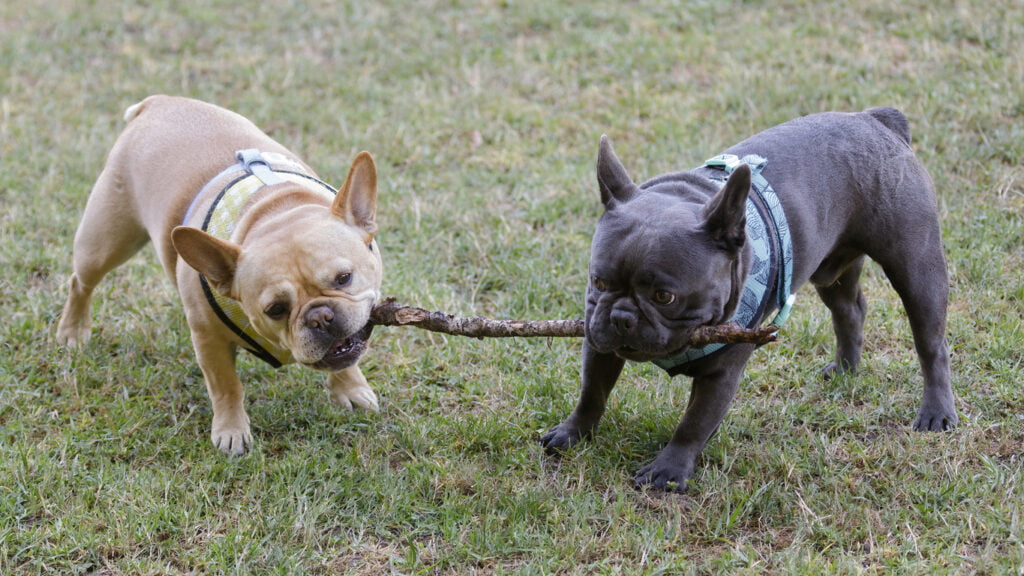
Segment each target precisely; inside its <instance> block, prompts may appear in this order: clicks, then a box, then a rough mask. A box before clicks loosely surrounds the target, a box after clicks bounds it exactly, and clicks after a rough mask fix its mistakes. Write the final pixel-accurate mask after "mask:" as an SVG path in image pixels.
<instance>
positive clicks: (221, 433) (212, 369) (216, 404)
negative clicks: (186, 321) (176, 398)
mask: <svg viewBox="0 0 1024 576" xmlns="http://www.w3.org/2000/svg"><path fill="white" fill-rule="evenodd" d="M200 334H201V332H198V331H196V330H193V332H192V343H193V346H194V347H195V350H196V359H197V360H198V361H199V368H200V369H202V371H203V376H204V377H205V379H206V391H207V393H208V394H209V396H210V403H211V404H212V406H213V425H212V427H211V429H210V440H211V441H212V442H213V445H214V446H216V447H217V448H219V449H220V451H221V452H223V453H225V454H231V455H235V456H240V455H242V454H245V453H246V452H247V451H248V450H249V447H251V446H252V431H251V430H250V428H249V415H248V414H246V412H245V392H244V391H243V389H242V381H241V380H239V379H238V373H237V371H236V367H235V350H234V347H233V346H232V345H231V344H228V343H226V342H224V341H223V340H217V339H210V340H209V341H204V340H203V337H202V336H201V335H200Z"/></svg>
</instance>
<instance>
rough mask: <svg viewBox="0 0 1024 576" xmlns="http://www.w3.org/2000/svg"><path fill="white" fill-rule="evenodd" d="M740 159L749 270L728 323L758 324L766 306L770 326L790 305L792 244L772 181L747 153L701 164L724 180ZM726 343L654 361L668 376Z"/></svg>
mask: <svg viewBox="0 0 1024 576" xmlns="http://www.w3.org/2000/svg"><path fill="white" fill-rule="evenodd" d="M740 163H745V164H747V165H749V166H750V167H751V170H752V180H751V194H750V196H749V197H748V199H747V204H746V215H747V242H748V243H749V245H750V247H751V266H750V272H749V274H748V275H747V279H746V281H745V283H744V285H743V292H742V295H741V296H740V302H739V305H738V306H737V309H736V312H735V314H733V317H732V318H730V319H729V321H730V322H735V323H736V324H738V325H740V326H742V327H744V328H754V327H757V326H758V325H760V324H761V322H762V320H763V319H764V317H765V315H766V314H767V313H768V311H769V310H771V309H773V308H777V309H778V310H779V313H778V315H776V317H775V318H774V319H773V320H772V323H773V324H777V325H782V324H783V323H784V322H785V321H786V320H787V319H788V317H789V311H790V308H791V307H792V305H793V296H792V294H791V286H792V277H793V242H792V239H791V238H790V233H789V224H788V222H787V220H786V213H785V211H784V210H783V208H782V204H781V203H780V202H779V198H778V196H777V195H776V194H775V191H774V189H772V187H771V184H770V183H769V182H768V181H767V180H766V179H765V178H764V177H763V176H761V170H763V169H764V167H765V166H766V165H767V160H765V159H764V158H762V157H760V156H756V155H749V156H744V157H743V158H742V159H741V158H737V157H736V156H733V155H729V154H723V155H720V156H716V157H714V158H712V159H710V160H708V161H707V162H705V164H704V165H705V167H708V168H713V169H717V170H721V171H722V174H723V176H722V178H720V179H719V178H713V179H714V180H715V181H716V182H720V183H722V184H724V183H725V181H726V179H727V176H728V174H730V173H731V172H732V170H733V169H734V168H735V167H736V166H738V165H739V164H740ZM725 346H726V344H709V345H708V346H705V347H704V348H698V349H690V350H686V351H685V352H683V353H682V354H679V355H678V356H675V357H672V358H660V359H657V360H654V363H655V364H656V365H657V366H659V367H660V368H662V369H664V370H665V371H667V372H668V373H669V374H672V375H675V374H678V373H679V372H680V371H681V370H682V369H683V367H684V366H685V365H686V364H689V363H690V362H693V361H695V360H699V359H701V358H705V357H707V356H709V355H711V354H714V353H715V352H718V351H719V350H721V349H723V348H724V347H725Z"/></svg>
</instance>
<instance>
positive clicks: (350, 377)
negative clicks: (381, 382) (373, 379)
mask: <svg viewBox="0 0 1024 576" xmlns="http://www.w3.org/2000/svg"><path fill="white" fill-rule="evenodd" d="M327 385H328V387H330V389H331V402H334V403H335V404H337V405H338V406H341V407H343V408H345V409H346V410H351V409H352V406H353V405H356V406H359V407H360V408H363V409H366V410H373V411H374V412H378V411H380V405H379V404H378V403H377V395H376V394H374V393H373V389H372V388H370V385H369V384H367V383H366V377H365V376H363V371H362V370H360V369H359V366H351V367H349V368H345V369H344V370H339V371H338V372H332V373H331V375H330V377H329V378H328V379H327Z"/></svg>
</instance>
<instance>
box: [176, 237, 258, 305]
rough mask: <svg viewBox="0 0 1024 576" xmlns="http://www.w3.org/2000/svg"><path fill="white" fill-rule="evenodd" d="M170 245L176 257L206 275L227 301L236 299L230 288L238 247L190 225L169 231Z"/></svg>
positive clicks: (238, 252)
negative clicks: (176, 253) (172, 246)
mask: <svg viewBox="0 0 1024 576" xmlns="http://www.w3.org/2000/svg"><path fill="white" fill-rule="evenodd" d="M171 242H172V243H173V244H174V249H175V250H177V251H178V255H179V256H181V257H182V259H184V260H185V262H187V263H188V265H189V266H191V267H193V268H195V269H196V270H197V271H198V272H199V273H200V274H202V275H203V276H206V280H207V281H208V282H209V283H210V285H211V286H213V289H214V290H216V291H217V292H220V293H221V294H223V295H224V296H227V297H229V298H234V297H235V295H234V294H232V290H231V286H232V283H233V281H234V279H235V268H236V266H237V265H238V257H239V256H240V255H241V254H242V249H241V248H239V247H238V246H236V245H234V244H232V243H231V242H226V241H224V240H221V239H220V238H217V237H215V236H211V235H209V234H207V233H206V232H203V231H202V230H200V229H198V228H191V227H189V226H178V227H177V228H175V229H174V230H172V231H171Z"/></svg>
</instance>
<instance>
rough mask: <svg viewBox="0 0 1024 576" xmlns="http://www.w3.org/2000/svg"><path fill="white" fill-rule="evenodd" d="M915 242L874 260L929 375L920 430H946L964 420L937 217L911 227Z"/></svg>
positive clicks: (917, 422) (916, 426) (919, 415)
mask: <svg viewBox="0 0 1024 576" xmlns="http://www.w3.org/2000/svg"><path fill="white" fill-rule="evenodd" d="M907 226H908V229H911V230H913V231H914V232H915V233H916V234H915V236H914V238H915V239H916V240H917V241H916V242H902V243H894V244H892V245H891V246H892V247H893V249H892V250H889V251H886V252H885V253H884V254H882V255H881V256H880V257H876V258H874V259H875V260H876V261H877V262H878V263H879V264H881V265H882V269H883V270H885V275H886V276H887V277H888V278H889V281H890V282H891V283H892V286H893V288H895V289H896V293H897V294H899V296H900V299H901V300H902V301H903V307H904V308H905V309H906V311H907V318H908V319H909V321H910V329H911V331H912V332H913V334H914V347H915V348H916V349H917V356H918V359H919V360H920V362H921V371H922V373H923V375H924V395H923V398H922V401H921V408H920V410H919V411H918V413H917V418H916V419H915V420H914V429H915V430H932V431H942V430H948V429H950V428H953V427H955V426H956V425H957V422H958V421H959V419H958V417H957V414H956V408H955V406H954V401H953V389H952V386H951V385H950V367H949V344H948V343H947V341H946V307H947V304H948V299H949V275H948V274H947V272H946V258H945V255H944V254H943V250H942V240H941V236H940V231H939V223H938V219H936V220H935V221H934V222H921V221H920V219H919V220H917V221H916V222H914V223H910V222H908V223H907Z"/></svg>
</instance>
